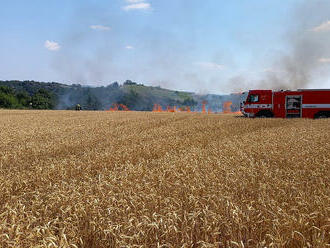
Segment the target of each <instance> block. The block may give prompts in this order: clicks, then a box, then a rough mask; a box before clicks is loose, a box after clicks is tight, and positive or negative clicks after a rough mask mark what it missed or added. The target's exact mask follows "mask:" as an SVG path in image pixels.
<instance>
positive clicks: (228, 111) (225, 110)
mask: <svg viewBox="0 0 330 248" xmlns="http://www.w3.org/2000/svg"><path fill="white" fill-rule="evenodd" d="M232 105H233V102H232V101H228V102H224V103H223V106H222V113H224V114H241V112H240V111H237V112H233V111H232V110H231V106H232Z"/></svg>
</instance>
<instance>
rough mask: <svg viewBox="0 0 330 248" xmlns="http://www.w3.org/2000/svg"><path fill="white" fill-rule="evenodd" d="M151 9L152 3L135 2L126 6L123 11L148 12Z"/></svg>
mask: <svg viewBox="0 0 330 248" xmlns="http://www.w3.org/2000/svg"><path fill="white" fill-rule="evenodd" d="M130 1H136V0H130ZM147 9H151V5H150V3H146V2H135V3H132V4H129V5H126V6H124V7H123V10H125V11H129V10H147Z"/></svg>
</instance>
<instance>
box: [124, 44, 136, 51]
mask: <svg viewBox="0 0 330 248" xmlns="http://www.w3.org/2000/svg"><path fill="white" fill-rule="evenodd" d="M125 48H126V49H129V50H132V49H134V47H133V46H129V45H128V46H126V47H125Z"/></svg>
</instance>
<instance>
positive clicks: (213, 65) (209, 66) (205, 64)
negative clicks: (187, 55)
mask: <svg viewBox="0 0 330 248" xmlns="http://www.w3.org/2000/svg"><path fill="white" fill-rule="evenodd" d="M195 64H196V65H198V66H200V67H202V68H205V69H211V70H224V69H225V66H224V65H220V64H216V63H213V62H198V63H195Z"/></svg>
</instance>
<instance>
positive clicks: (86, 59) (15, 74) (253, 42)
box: [0, 0, 330, 93]
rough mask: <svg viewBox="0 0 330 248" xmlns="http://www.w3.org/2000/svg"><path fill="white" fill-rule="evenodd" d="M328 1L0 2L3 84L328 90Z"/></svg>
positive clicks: (0, 76) (213, 90)
mask: <svg viewBox="0 0 330 248" xmlns="http://www.w3.org/2000/svg"><path fill="white" fill-rule="evenodd" d="M311 2H312V3H311ZM327 2H329V1H326V0H308V1H307V0H285V1H282V0H267V1H264V0H230V1H229V0H79V1H78V0H47V1H45V0H30V1H26V0H1V1H0V55H1V57H0V58H1V59H0V80H14V79H15V80H35V81H46V82H60V83H67V84H73V83H80V84H82V85H91V86H100V85H108V84H110V83H112V82H115V81H117V82H120V83H122V82H124V81H125V80H127V79H129V80H132V81H135V82H138V83H143V84H145V85H153V86H162V87H165V88H169V89H175V90H186V91H192V92H196V93H230V92H235V91H242V90H246V89H249V88H251V87H259V88H260V87H263V88H278V87H284V88H285V87H287V88H293V87H300V86H301V87H305V88H308V87H314V88H315V87H316V88H330V80H329V75H328V74H327V71H328V69H330V67H329V65H330V51H328V50H329V49H328V48H327V44H329V43H328V41H330V22H329V20H330V5H329V4H328V3H327ZM311 12H312V13H314V14H311ZM315 15H316V16H317V17H315ZM305 51H307V52H305ZM306 61H307V62H306Z"/></svg>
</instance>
